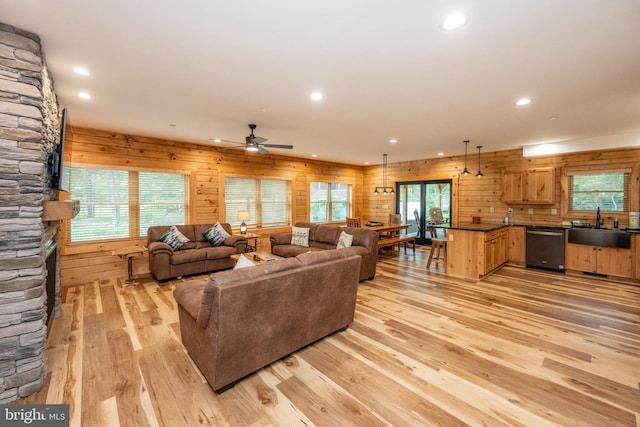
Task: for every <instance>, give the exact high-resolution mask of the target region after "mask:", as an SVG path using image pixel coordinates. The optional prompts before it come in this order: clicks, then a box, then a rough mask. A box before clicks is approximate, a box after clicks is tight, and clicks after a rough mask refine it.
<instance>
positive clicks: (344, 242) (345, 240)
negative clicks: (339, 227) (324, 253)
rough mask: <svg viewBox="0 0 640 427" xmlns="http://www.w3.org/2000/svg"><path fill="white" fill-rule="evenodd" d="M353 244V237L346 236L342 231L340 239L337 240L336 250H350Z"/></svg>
mask: <svg viewBox="0 0 640 427" xmlns="http://www.w3.org/2000/svg"><path fill="white" fill-rule="evenodd" d="M352 243H353V235H351V234H347V233H345V232H344V231H343V232H342V233H340V238H339V239H338V246H337V248H338V249H342V248H350V247H351V244H352Z"/></svg>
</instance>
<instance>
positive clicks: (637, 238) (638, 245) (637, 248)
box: [631, 234, 640, 280]
mask: <svg viewBox="0 0 640 427" xmlns="http://www.w3.org/2000/svg"><path fill="white" fill-rule="evenodd" d="M631 251H632V252H633V253H632V255H631V261H632V265H633V278H634V279H638V280H640V234H634V235H633V236H631ZM634 261H635V262H634Z"/></svg>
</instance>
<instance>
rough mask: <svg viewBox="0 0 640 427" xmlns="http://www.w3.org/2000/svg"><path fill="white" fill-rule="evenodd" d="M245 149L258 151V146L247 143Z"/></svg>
mask: <svg viewBox="0 0 640 427" xmlns="http://www.w3.org/2000/svg"><path fill="white" fill-rule="evenodd" d="M246 150H247V151H252V152H254V151H258V147H257V146H255V145H248V146H247V149H246Z"/></svg>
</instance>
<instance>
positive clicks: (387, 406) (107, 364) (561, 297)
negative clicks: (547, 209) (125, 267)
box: [21, 248, 640, 427]
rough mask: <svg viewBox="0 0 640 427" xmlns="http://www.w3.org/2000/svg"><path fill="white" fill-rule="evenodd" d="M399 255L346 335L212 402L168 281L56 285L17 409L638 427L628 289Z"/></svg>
mask: <svg viewBox="0 0 640 427" xmlns="http://www.w3.org/2000/svg"><path fill="white" fill-rule="evenodd" d="M408 252H409V253H408V254H406V255H405V254H404V252H401V253H400V254H399V256H398V255H396V256H393V257H391V256H389V257H384V258H383V259H382V261H381V262H380V264H379V266H378V273H377V275H376V277H375V279H374V280H373V281H368V282H363V283H361V284H360V285H359V292H358V302H357V307H356V318H355V321H354V323H353V324H352V325H351V326H350V328H349V329H348V330H347V331H345V332H342V333H336V334H334V335H332V336H330V337H328V338H326V339H323V340H321V341H319V342H317V343H315V344H313V345H311V346H308V347H306V348H304V349H302V350H300V351H298V352H296V353H294V354H292V355H290V356H288V357H286V358H285V359H283V360H280V361H278V362H275V363H273V364H272V365H271V366H269V367H267V368H264V369H262V370H260V371H259V372H257V373H255V374H252V375H250V376H249V377H247V378H245V379H244V380H242V381H240V382H239V383H238V384H237V385H236V386H235V387H234V388H232V389H231V390H229V391H227V392H225V393H223V394H221V395H217V394H216V393H215V392H213V391H212V390H211V388H210V387H209V386H208V384H207V383H206V381H204V379H203V377H202V376H201V374H200V373H199V371H198V369H197V368H196V367H195V366H194V364H193V363H192V362H191V360H190V358H189V356H188V355H187V354H186V352H185V350H184V348H183V347H182V345H181V343H180V338H179V335H180V331H179V325H178V317H177V310H176V304H175V301H174V299H173V296H172V291H173V288H174V287H175V284H176V283H177V282H176V281H173V282H169V283H167V284H163V285H158V284H157V283H156V282H154V281H153V280H152V279H144V280H142V283H141V284H140V285H136V286H124V278H105V279H104V280H101V281H95V282H92V283H87V284H86V285H84V286H78V287H72V288H68V289H66V290H65V293H64V296H63V297H64V299H63V301H64V302H63V307H62V316H61V317H60V318H58V319H55V320H54V323H53V325H52V330H51V333H50V336H49V344H48V356H49V369H50V375H49V377H48V380H47V384H46V386H45V388H44V389H43V390H42V391H41V392H40V393H38V394H36V395H34V396H32V397H30V398H28V399H25V400H24V401H22V402H21V403H68V404H70V411H71V414H72V415H71V425H73V426H84V427H90V426H109V427H113V426H118V425H120V426H146V425H148V426H171V427H173V426H192V425H219V426H248V425H252V426H320V425H322V426H351V425H357V426H377V425H393V426H422V425H438V426H458V425H474V426H557V425H562V426H637V425H639V424H640V390H639V381H640V358H639V355H640V286H639V285H634V284H628V283H620V282H616V281H610V280H603V279H599V278H593V277H589V276H571V275H567V276H565V275H563V274H558V273H547V272H541V271H536V270H526V269H523V268H520V267H512V266H506V267H503V268H502V269H501V270H499V271H498V272H497V273H495V274H493V275H492V276H490V277H488V278H486V279H484V280H481V281H478V282H472V281H463V280H456V279H451V278H447V277H445V276H444V275H442V274H440V273H438V272H436V271H435V270H433V266H432V270H431V271H429V272H427V271H426V270H425V264H426V260H427V256H428V251H427V250H425V249H423V248H420V249H418V250H417V253H416V254H415V255H413V254H412V253H411V250H409V251H408ZM205 277H206V276H200V277H192V278H188V279H184V280H201V279H202V278H205ZM238 357H242V355H238Z"/></svg>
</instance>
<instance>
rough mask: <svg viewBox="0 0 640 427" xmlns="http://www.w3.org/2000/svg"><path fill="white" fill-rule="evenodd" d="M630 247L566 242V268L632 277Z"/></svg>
mask: <svg viewBox="0 0 640 427" xmlns="http://www.w3.org/2000/svg"><path fill="white" fill-rule="evenodd" d="M631 253H632V251H631V249H618V248H604V247H600V246H589V245H578V244H574V243H567V248H566V257H565V258H566V259H565V265H566V268H567V269H568V270H578V271H584V272H588V273H597V274H606V275H611V276H618V277H627V278H631V277H632V268H633V264H632V261H631V260H632V257H631Z"/></svg>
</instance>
